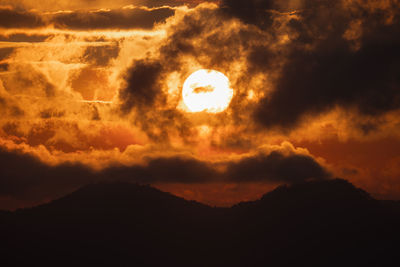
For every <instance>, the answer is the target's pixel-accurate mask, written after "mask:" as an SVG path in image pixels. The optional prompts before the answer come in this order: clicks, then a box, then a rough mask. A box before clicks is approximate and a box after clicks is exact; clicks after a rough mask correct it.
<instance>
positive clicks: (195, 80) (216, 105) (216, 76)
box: [182, 69, 233, 113]
mask: <svg viewBox="0 0 400 267" xmlns="http://www.w3.org/2000/svg"><path fill="white" fill-rule="evenodd" d="M232 96H233V89H232V88H230V84H229V79H228V77H226V76H225V75H224V74H222V73H221V72H218V71H215V70H205V69H201V70H198V71H195V72H193V73H192V74H191V75H190V76H189V77H188V78H187V79H186V81H185V83H184V84H183V89H182V98H183V102H184V103H185V105H186V106H187V107H188V109H189V111H190V112H202V111H205V112H209V113H218V112H222V111H224V110H225V109H226V108H227V107H228V106H229V104H230V103H231V100H232Z"/></svg>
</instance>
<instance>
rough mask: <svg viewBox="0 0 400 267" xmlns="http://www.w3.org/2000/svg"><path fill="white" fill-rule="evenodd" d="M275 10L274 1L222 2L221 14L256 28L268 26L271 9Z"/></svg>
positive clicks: (229, 0) (231, 0)
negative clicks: (256, 26)
mask: <svg viewBox="0 0 400 267" xmlns="http://www.w3.org/2000/svg"><path fill="white" fill-rule="evenodd" d="M274 8H276V5H275V1H274V0H264V1H260V0H249V1H241V0H223V1H222V4H221V11H222V14H224V15H228V16H234V17H237V18H239V19H241V20H242V21H243V22H245V23H250V24H254V25H258V26H263V27H266V26H270V25H271V23H272V13H271V12H270V11H271V10H272V9H274Z"/></svg>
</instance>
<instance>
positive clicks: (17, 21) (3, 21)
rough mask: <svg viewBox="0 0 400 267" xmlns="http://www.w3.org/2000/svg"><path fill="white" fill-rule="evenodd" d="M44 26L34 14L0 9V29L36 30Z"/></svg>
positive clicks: (43, 22) (41, 20)
mask: <svg viewBox="0 0 400 267" xmlns="http://www.w3.org/2000/svg"><path fill="white" fill-rule="evenodd" d="M45 25H46V23H45V21H44V20H43V19H42V18H41V17H40V15H38V14H37V13H35V12H29V11H17V10H12V9H9V8H3V7H0V28H38V27H43V26H45Z"/></svg>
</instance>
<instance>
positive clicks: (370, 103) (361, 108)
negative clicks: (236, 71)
mask: <svg viewBox="0 0 400 267" xmlns="http://www.w3.org/2000/svg"><path fill="white" fill-rule="evenodd" d="M335 8H336V10H335V9H333V10H331V9H328V7H327V6H322V7H319V8H318V9H317V10H314V11H313V12H311V11H307V12H304V13H303V14H301V19H300V20H293V21H292V23H291V27H292V29H293V30H294V31H295V32H296V33H297V34H298V38H297V39H296V40H295V41H294V43H293V44H292V48H291V50H290V52H289V53H288V56H287V62H286V64H285V66H284V67H283V70H282V72H281V73H280V78H278V79H277V81H276V82H275V89H274V91H273V92H272V93H271V94H269V95H267V96H266V98H265V99H263V100H262V101H261V103H260V105H259V107H258V109H257V112H256V113H255V114H256V119H257V121H258V122H260V123H261V124H263V125H265V126H268V127H269V126H278V127H283V128H288V129H291V128H293V127H295V126H296V125H297V123H299V122H300V121H301V119H302V118H303V117H304V116H307V115H311V116H312V115H318V114H320V113H323V112H326V111H329V110H331V109H333V108H334V107H336V106H340V107H345V108H349V109H355V110H356V111H357V112H358V113H359V114H361V115H366V116H379V115H382V114H384V113H385V112H388V111H392V110H396V109H399V108H400V76H399V71H398V70H399V69H400V52H399V49H398V47H399V45H400V26H399V25H400V23H399V22H400V21H399V16H398V15H397V16H395V17H394V21H393V23H390V24H388V23H385V22H384V18H383V16H382V14H372V15H371V16H369V17H367V18H364V17H360V18H359V19H366V20H365V21H364V22H363V24H362V30H361V31H362V36H361V37H360V38H359V40H355V41H354V42H359V44H360V47H358V48H357V47H354V46H355V45H356V44H352V43H351V42H350V41H349V40H346V39H345V38H344V36H345V33H346V30H347V29H348V25H350V23H352V21H353V18H352V16H350V14H348V13H346V12H345V11H346V10H341V9H339V7H335ZM397 9H399V8H397ZM319 11H320V12H319ZM360 12H361V11H360ZM321 14H322V15H321ZM359 14H362V13H359ZM307 46H308V47H312V48H311V49H309V48H307ZM253 63H254V62H253ZM256 63H257V64H260V62H256ZM266 64H268V63H267V61H266Z"/></svg>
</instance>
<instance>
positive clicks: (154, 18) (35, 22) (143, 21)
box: [0, 7, 175, 41]
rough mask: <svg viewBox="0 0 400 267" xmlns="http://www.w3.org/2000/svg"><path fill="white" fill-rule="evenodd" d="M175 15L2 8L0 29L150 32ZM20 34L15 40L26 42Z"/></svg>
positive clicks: (156, 11)
mask: <svg viewBox="0 0 400 267" xmlns="http://www.w3.org/2000/svg"><path fill="white" fill-rule="evenodd" d="M174 14H175V10H174V9H173V8H170V7H160V8H154V9H145V8H139V7H138V8H126V9H113V10H98V11H73V12H65V13H55V14H40V13H37V12H34V11H20V10H15V9H8V8H7V9H6V8H0V28H39V27H45V26H49V25H54V27H56V28H61V29H72V30H98V29H151V28H153V26H154V25H155V24H156V23H161V22H164V21H165V20H166V19H167V18H168V17H171V16H173V15H174ZM19 35H20V36H18V35H14V36H12V38H14V39H15V38H16V39H18V40H20V39H21V38H22V39H26V36H23V34H19ZM38 40H39V41H40V40H41V37H40V36H37V37H35V36H33V37H31V38H28V40H27V41H38ZM8 41H9V40H8Z"/></svg>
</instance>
